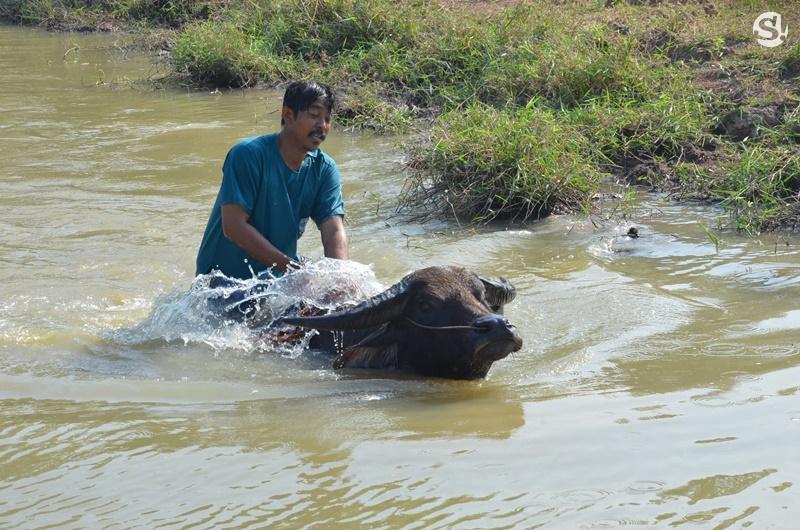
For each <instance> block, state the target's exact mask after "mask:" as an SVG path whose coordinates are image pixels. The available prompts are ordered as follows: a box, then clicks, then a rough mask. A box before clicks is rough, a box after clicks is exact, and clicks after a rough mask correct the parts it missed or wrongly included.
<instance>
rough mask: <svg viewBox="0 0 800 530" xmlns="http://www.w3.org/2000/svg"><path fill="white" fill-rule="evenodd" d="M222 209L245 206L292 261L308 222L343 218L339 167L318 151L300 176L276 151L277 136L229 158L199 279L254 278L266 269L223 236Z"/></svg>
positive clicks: (249, 143) (242, 145) (241, 146)
mask: <svg viewBox="0 0 800 530" xmlns="http://www.w3.org/2000/svg"><path fill="white" fill-rule="evenodd" d="M223 204H238V205H239V206H241V207H242V208H243V209H244V211H246V212H247V213H248V214H249V216H250V217H249V219H248V223H250V224H251V225H253V226H254V227H255V228H256V229H257V230H258V231H259V232H260V233H261V234H262V235H263V236H264V237H265V238H267V240H269V242H270V243H272V244H273V245H275V247H276V248H278V249H279V250H280V251H281V252H283V253H284V254H286V255H287V256H289V257H291V258H294V259H297V240H298V239H299V238H300V236H302V235H303V232H304V231H305V227H306V222H307V221H308V218H309V217H310V218H311V219H313V220H314V222H315V223H317V226H319V225H320V224H321V223H322V222H323V221H325V220H326V219H328V218H329V217H331V216H332V215H340V216H344V200H343V199H342V186H341V178H340V176H339V170H338V169H337V168H336V162H334V161H333V159H332V158H331V157H329V156H328V155H326V154H325V153H324V152H322V150H320V149H317V150H315V151H311V152H309V153H308V154H307V155H306V158H305V160H304V161H303V165H302V166H301V167H300V170H299V171H296V172H295V171H292V170H291V169H290V168H289V166H287V165H286V162H284V161H283V157H282V156H281V154H280V151H278V135H277V133H275V134H268V135H264V136H255V137H253V138H248V139H246V140H243V141H241V142H239V143H238V144H236V145H234V146H233V147H232V148H231V150H230V151H229V152H228V156H227V157H226V158H225V163H224V164H223V166H222V185H221V186H220V190H219V193H218V194H217V200H216V202H215V203H214V208H213V209H212V210H211V216H210V217H209V219H208V225H207V226H206V231H205V233H204V234H203V241H202V243H200V250H199V251H198V253H197V271H196V274H207V273H209V272H211V271H212V270H215V269H216V270H220V271H221V272H222V273H224V274H225V275H226V276H230V277H235V278H250V277H251V276H252V275H253V273H255V274H258V273H259V272H261V271H263V270H265V269H267V268H268V266H267V265H265V264H263V263H261V262H259V261H257V260H256V259H255V258H253V257H252V256H250V255H249V254H247V253H246V252H245V251H244V250H242V249H241V248H239V247H238V246H236V244H235V243H233V242H232V241H231V240H229V239H228V238H226V237H225V235H224V234H223V233H222V205H223ZM251 269H252V271H251Z"/></svg>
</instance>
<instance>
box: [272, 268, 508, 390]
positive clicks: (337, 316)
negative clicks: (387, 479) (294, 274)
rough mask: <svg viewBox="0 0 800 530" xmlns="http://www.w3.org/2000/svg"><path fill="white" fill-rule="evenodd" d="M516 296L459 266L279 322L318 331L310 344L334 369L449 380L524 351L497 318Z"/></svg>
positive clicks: (479, 373) (503, 284)
mask: <svg viewBox="0 0 800 530" xmlns="http://www.w3.org/2000/svg"><path fill="white" fill-rule="evenodd" d="M515 295H516V291H515V289H514V286H513V285H511V283H510V282H509V281H508V280H505V279H503V278H500V279H487V278H482V277H479V276H478V275H476V274H475V273H473V272H472V271H469V270H467V269H464V268H461V267H430V268H427V269H421V270H418V271H416V272H413V273H411V274H409V275H408V276H406V277H405V278H403V280H401V281H400V282H399V283H397V284H396V285H394V286H392V287H390V288H388V289H386V290H385V291H384V292H382V293H380V294H378V295H375V296H373V297H372V298H370V299H368V300H364V301H363V302H361V303H360V304H358V305H356V306H353V307H350V308H346V309H343V310H340V311H336V312H333V313H330V314H327V315H322V316H306V317H298V316H293V317H285V318H283V319H282V322H283V324H284V325H286V324H288V325H292V326H299V327H303V328H312V329H316V330H321V331H322V332H321V333H320V335H318V336H316V337H314V338H313V339H312V341H311V344H310V346H311V347H312V348H319V349H325V350H328V351H331V352H332V353H334V354H335V355H336V357H335V360H334V363H333V366H334V368H381V369H388V368H396V369H400V370H406V371H410V372H414V373H417V374H421V375H427V376H435V377H445V378H449V379H478V378H482V377H486V374H487V373H488V371H489V368H491V366H492V363H494V362H495V361H497V360H499V359H502V358H504V357H506V356H507V355H508V354H509V353H511V352H514V351H518V350H519V349H520V348H521V347H522V339H521V338H520V336H519V335H518V334H517V331H516V328H515V327H514V326H513V325H511V324H510V323H509V322H508V320H506V319H505V318H504V317H503V316H502V312H503V306H504V305H505V304H507V303H508V302H510V301H511V300H513V299H514V296H515Z"/></svg>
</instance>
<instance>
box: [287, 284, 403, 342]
mask: <svg viewBox="0 0 800 530" xmlns="http://www.w3.org/2000/svg"><path fill="white" fill-rule="evenodd" d="M409 292H410V287H409V285H408V283H407V282H405V281H402V282H400V283H397V284H395V285H393V286H392V287H389V288H388V289H386V290H385V291H383V292H382V293H380V294H376V295H375V296H373V297H372V298H370V299H369V300H364V301H363V302H361V303H360V304H358V305H356V306H354V307H351V308H350V309H346V310H344V311H342V312H339V313H331V314H328V315H323V316H318V317H291V318H284V319H282V322H283V323H285V324H291V325H293V326H301V327H304V328H313V329H324V330H328V331H345V330H348V329H364V328H371V327H374V326H378V325H380V324H384V323H386V322H389V321H391V320H394V319H395V318H397V317H399V316H400V315H402V314H403V309H404V308H405V305H406V300H407V299H408V294H409Z"/></svg>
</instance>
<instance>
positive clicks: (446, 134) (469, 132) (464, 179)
mask: <svg viewBox="0 0 800 530" xmlns="http://www.w3.org/2000/svg"><path fill="white" fill-rule="evenodd" d="M429 145H430V147H428V146H426V147H424V148H422V149H419V150H418V151H417V152H416V155H415V157H414V161H413V162H412V165H413V166H415V167H418V168H420V169H421V170H422V171H421V172H420V173H418V174H417V176H416V177H415V178H414V179H412V180H411V181H410V186H409V188H408V190H407V193H406V195H405V205H406V206H412V207H419V206H421V205H428V206H430V205H431V203H433V205H434V207H435V208H437V209H443V208H446V209H448V210H450V211H451V212H452V213H454V214H455V215H456V216H458V217H462V216H466V217H468V218H470V219H474V220H477V221H488V220H491V219H494V218H498V217H501V218H509V217H510V218H513V219H518V220H524V219H529V218H540V217H544V216H546V215H548V214H550V213H551V212H553V211H557V210H562V211H574V210H576V209H581V208H584V207H585V206H586V205H587V203H588V200H589V196H590V193H591V191H592V189H593V188H594V187H595V186H596V184H597V179H598V174H597V172H596V171H595V170H594V168H593V166H592V164H591V163H589V162H588V158H589V155H588V153H589V152H590V148H589V143H588V142H587V139H586V138H585V137H584V136H583V135H582V134H581V133H580V131H579V130H578V129H577V128H576V127H572V126H570V125H568V124H565V123H563V122H562V121H561V120H559V119H558V117H557V114H556V113H555V112H553V111H551V110H548V109H542V108H537V107H530V108H522V109H519V110H517V111H515V112H508V111H506V112H501V111H498V110H496V109H494V108H491V107H489V106H486V105H483V104H480V103H477V104H474V105H472V106H470V107H469V108H467V109H466V110H463V111H453V112H450V113H448V114H446V115H445V116H443V117H442V120H441V123H440V124H439V125H438V126H437V127H436V128H435V129H434V131H433V133H432V138H431V141H430V144H429Z"/></svg>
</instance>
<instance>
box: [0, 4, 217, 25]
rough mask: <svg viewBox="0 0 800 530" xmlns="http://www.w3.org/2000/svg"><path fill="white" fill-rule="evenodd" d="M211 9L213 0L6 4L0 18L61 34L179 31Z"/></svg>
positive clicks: (207, 13)
mask: <svg viewBox="0 0 800 530" xmlns="http://www.w3.org/2000/svg"><path fill="white" fill-rule="evenodd" d="M211 5H212V2H211V1H210V0H209V1H195V0H3V2H2V3H0V18H5V19H8V20H11V21H13V22H17V23H22V24H34V25H39V26H45V27H48V28H53V29H60V30H82V31H85V30H92V29H104V30H108V29H115V28H116V27H117V26H120V25H125V24H127V23H133V22H137V23H145V24H150V25H157V26H161V27H173V28H176V27H179V26H181V25H183V24H185V23H186V22H188V21H190V20H195V19H198V18H206V17H207V16H208V15H209V12H210V7H211Z"/></svg>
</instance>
